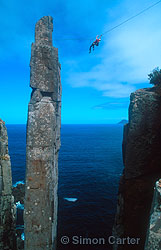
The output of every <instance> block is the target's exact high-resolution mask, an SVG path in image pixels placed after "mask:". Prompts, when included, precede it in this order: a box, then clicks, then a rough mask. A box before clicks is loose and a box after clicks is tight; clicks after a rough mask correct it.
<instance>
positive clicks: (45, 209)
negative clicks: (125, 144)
mask: <svg viewBox="0 0 161 250" xmlns="http://www.w3.org/2000/svg"><path fill="white" fill-rule="evenodd" d="M52 31H53V19H52V17H48V16H45V17H43V18H41V19H40V20H39V21H38V22H37V24H36V28H35V43H34V44H32V52H31V62H30V67H31V75H30V86H31V88H32V94H31V100H30V103H29V108H28V124H27V153H26V157H27V170H26V188H25V211H24V227H25V250H33V249H36V250H44V249H45V250H51V249H54V250H55V243H56V228H57V203H58V202H57V185H58V151H59V148H60V124H61V115H60V112H61V80H60V63H59V61H58V49H57V48H54V47H53V46H52Z"/></svg>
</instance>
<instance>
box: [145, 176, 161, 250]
mask: <svg viewBox="0 0 161 250" xmlns="http://www.w3.org/2000/svg"><path fill="white" fill-rule="evenodd" d="M160 249H161V179H160V182H159V181H157V182H156V185H155V189H154V198H153V204H152V209H151V216H150V224H149V228H148V232H147V241H146V246H145V250H160Z"/></svg>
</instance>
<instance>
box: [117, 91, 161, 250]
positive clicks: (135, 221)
mask: <svg viewBox="0 0 161 250" xmlns="http://www.w3.org/2000/svg"><path fill="white" fill-rule="evenodd" d="M160 149H161V96H160V95H159V94H157V93H156V91H155V89H154V88H147V89H140V90H137V91H136V92H134V93H132V94H131V98H130V106H129V123H128V124H126V125H125V126H124V138H123V162H124V171H123V175H122V177H121V180H120V185H119V193H118V204H117V213H116V218H115V224H114V227H113V235H114V236H115V237H120V238H123V237H124V238H127V237H131V238H140V241H139V244H125V245H123V244H120V245H119V244H115V245H114V248H113V249H119V250H120V249H123V250H126V249H139V250H140V249H144V244H145V238H146V231H147V227H148V223H149V219H150V209H151V203H152V197H153V189H154V185H155V182H156V180H157V179H158V178H159V177H160V176H161V153H160V152H161V151H160Z"/></svg>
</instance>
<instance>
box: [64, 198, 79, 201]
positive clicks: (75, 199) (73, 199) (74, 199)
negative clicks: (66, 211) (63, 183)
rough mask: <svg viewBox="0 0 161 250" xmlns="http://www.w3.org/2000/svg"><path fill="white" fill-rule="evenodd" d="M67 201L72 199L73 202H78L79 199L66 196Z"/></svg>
mask: <svg viewBox="0 0 161 250" xmlns="http://www.w3.org/2000/svg"><path fill="white" fill-rule="evenodd" d="M64 200H66V201H71V202H76V201H77V200H78V199H77V198H64Z"/></svg>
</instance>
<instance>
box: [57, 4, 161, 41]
mask: <svg viewBox="0 0 161 250" xmlns="http://www.w3.org/2000/svg"><path fill="white" fill-rule="evenodd" d="M159 3H161V0H160V1H158V2H156V3H154V4H152V5H150V6H149V7H147V8H146V9H144V10H142V11H140V12H138V13H137V14H136V15H134V16H131V17H130V18H128V19H126V20H125V21H123V22H121V23H120V24H118V25H116V26H114V27H113V28H111V29H109V30H106V31H105V32H104V33H102V36H103V35H105V34H107V33H109V32H111V31H113V30H114V29H116V28H118V27H120V26H122V25H123V24H125V23H127V22H129V21H131V20H132V19H134V18H136V17H138V16H140V15H141V14H143V13H144V12H146V11H148V10H150V9H151V8H153V7H154V6H156V5H158V4H159ZM54 40H55V41H60V40H61V41H62V40H88V41H89V40H93V38H84V37H82V38H81V37H80V38H63V39H60V38H57V39H54Z"/></svg>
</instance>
